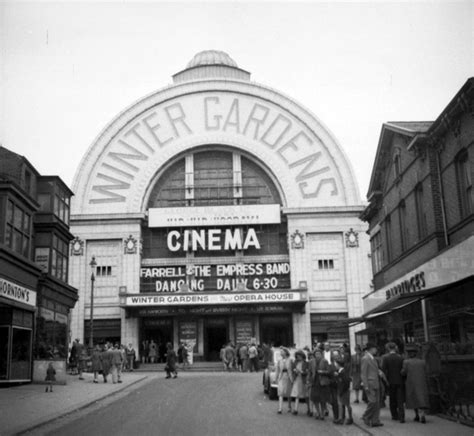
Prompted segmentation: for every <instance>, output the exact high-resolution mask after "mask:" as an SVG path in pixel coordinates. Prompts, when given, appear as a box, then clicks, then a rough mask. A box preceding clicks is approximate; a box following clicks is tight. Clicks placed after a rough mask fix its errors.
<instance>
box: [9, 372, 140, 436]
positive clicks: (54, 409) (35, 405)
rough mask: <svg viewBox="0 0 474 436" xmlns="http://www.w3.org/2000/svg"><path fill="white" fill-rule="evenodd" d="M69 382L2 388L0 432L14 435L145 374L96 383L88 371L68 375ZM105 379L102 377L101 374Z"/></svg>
mask: <svg viewBox="0 0 474 436" xmlns="http://www.w3.org/2000/svg"><path fill="white" fill-rule="evenodd" d="M67 377H68V378H67V384H66V385H55V386H53V392H48V393H46V392H45V388H46V385H41V384H28V385H22V386H15V387H9V388H1V389H0V436H7V435H14V434H17V433H21V432H24V431H26V430H29V429H32V428H33V427H36V426H39V425H41V424H45V423H46V422H48V421H51V420H53V419H56V418H59V417H60V416H63V415H66V414H68V413H71V412H73V411H75V410H78V409H81V408H83V407H86V406H88V405H89V404H91V403H94V402H96V401H98V400H101V399H103V398H106V397H108V396H111V395H113V394H115V393H117V392H120V391H122V390H124V389H126V388H128V387H130V386H132V385H134V384H136V383H138V382H140V381H141V380H144V379H145V378H147V376H146V375H145V374H143V373H142V374H136V373H129V372H127V373H124V374H122V381H123V383H117V384H113V383H112V381H111V377H109V381H108V383H103V381H102V380H101V381H100V382H99V383H97V384H96V383H93V382H92V380H93V375H92V374H88V373H85V374H84V379H85V380H79V378H78V376H71V375H68V376H67ZM100 379H102V377H100Z"/></svg>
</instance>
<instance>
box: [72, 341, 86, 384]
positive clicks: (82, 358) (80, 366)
mask: <svg viewBox="0 0 474 436" xmlns="http://www.w3.org/2000/svg"><path fill="white" fill-rule="evenodd" d="M73 348H75V356H76V360H77V372H78V374H79V380H84V377H82V373H83V371H84V370H85V369H86V368H85V366H86V360H87V350H86V349H85V347H84V344H81V341H80V340H79V339H76V342H75V344H74V345H73Z"/></svg>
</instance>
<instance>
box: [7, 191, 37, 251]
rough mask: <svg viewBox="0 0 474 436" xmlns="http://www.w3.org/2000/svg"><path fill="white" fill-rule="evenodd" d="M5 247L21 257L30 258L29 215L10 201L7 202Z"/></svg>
mask: <svg viewBox="0 0 474 436" xmlns="http://www.w3.org/2000/svg"><path fill="white" fill-rule="evenodd" d="M5 245H6V246H7V247H10V248H11V249H12V250H14V251H16V252H17V253H19V254H21V255H22V256H25V257H27V258H29V257H30V248H31V215H30V214H29V213H28V212H26V211H24V210H23V209H22V208H21V207H19V206H18V205H16V204H15V203H14V202H13V201H12V200H7V214H6V228H5Z"/></svg>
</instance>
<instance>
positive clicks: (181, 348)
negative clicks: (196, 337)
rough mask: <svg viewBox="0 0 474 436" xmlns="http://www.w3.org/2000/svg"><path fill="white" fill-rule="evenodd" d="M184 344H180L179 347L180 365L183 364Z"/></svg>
mask: <svg viewBox="0 0 474 436" xmlns="http://www.w3.org/2000/svg"><path fill="white" fill-rule="evenodd" d="M183 347H184V345H183V343H182V342H180V343H179V345H178V365H179V364H181V365H182V364H183Z"/></svg>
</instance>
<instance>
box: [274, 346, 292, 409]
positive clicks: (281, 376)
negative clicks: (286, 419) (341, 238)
mask: <svg viewBox="0 0 474 436" xmlns="http://www.w3.org/2000/svg"><path fill="white" fill-rule="evenodd" d="M280 353H281V359H280V360H279V361H278V362H277V364H276V373H275V380H276V382H277V383H278V413H279V414H281V409H282V407H283V400H284V398H287V399H288V413H291V387H292V384H293V371H292V369H293V365H292V362H291V359H290V352H289V350H288V348H285V347H281V349H280Z"/></svg>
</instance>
